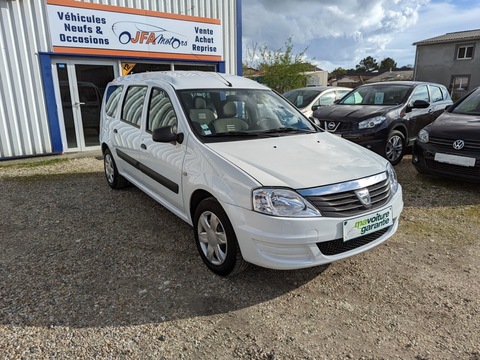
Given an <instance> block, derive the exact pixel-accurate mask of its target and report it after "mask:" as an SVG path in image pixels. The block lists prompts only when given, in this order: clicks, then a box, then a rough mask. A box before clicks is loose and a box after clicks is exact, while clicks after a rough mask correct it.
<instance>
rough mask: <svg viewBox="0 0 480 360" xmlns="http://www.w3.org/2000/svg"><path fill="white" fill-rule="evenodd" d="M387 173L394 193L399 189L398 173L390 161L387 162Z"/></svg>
mask: <svg viewBox="0 0 480 360" xmlns="http://www.w3.org/2000/svg"><path fill="white" fill-rule="evenodd" d="M387 175H388V179H389V180H390V189H391V190H392V194H395V193H396V192H397V190H398V180H397V173H396V172H395V170H394V169H393V166H392V164H390V163H388V164H387Z"/></svg>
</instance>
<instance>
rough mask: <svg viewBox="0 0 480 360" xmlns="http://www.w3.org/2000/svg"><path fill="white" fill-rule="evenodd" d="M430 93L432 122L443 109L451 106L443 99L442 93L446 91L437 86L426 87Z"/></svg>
mask: <svg viewBox="0 0 480 360" xmlns="http://www.w3.org/2000/svg"><path fill="white" fill-rule="evenodd" d="M428 89H429V91H430V100H431V101H430V104H431V106H432V117H433V119H432V121H433V120H435V119H436V118H437V117H439V116H440V115H441V114H442V113H443V112H444V111H445V108H446V107H447V106H448V105H450V104H451V102H449V101H446V100H445V98H444V93H446V91H447V90H446V89H443V91H442V89H441V87H440V86H438V85H431V84H430V85H428Z"/></svg>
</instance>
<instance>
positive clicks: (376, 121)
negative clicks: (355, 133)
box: [358, 116, 387, 129]
mask: <svg viewBox="0 0 480 360" xmlns="http://www.w3.org/2000/svg"><path fill="white" fill-rule="evenodd" d="M386 119H387V118H386V117H385V116H375V117H373V118H370V119H367V120H363V121H360V122H359V123H358V128H359V129H371V128H374V127H375V126H377V125H380V124H381V123H383V122H384V121H385V120H386Z"/></svg>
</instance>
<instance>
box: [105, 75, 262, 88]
mask: <svg viewBox="0 0 480 360" xmlns="http://www.w3.org/2000/svg"><path fill="white" fill-rule="evenodd" d="M165 83H167V84H170V85H171V86H172V87H173V88H175V89H176V90H182V89H219V88H220V89H222V88H225V89H229V88H235V89H262V90H269V88H268V87H266V86H264V85H261V84H259V83H258V82H256V81H253V80H250V79H247V78H244V77H241V76H237V75H229V74H221V73H215V72H207V71H152V72H145V73H139V74H132V75H126V76H121V77H118V78H116V79H115V80H113V81H112V82H111V84H114V85H131V84H147V85H155V84H165Z"/></svg>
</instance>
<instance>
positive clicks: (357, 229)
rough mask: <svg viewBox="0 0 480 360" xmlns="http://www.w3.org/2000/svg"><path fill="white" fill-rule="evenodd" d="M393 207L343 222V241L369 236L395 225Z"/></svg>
mask: <svg viewBox="0 0 480 360" xmlns="http://www.w3.org/2000/svg"><path fill="white" fill-rule="evenodd" d="M392 216H393V214H392V207H391V206H390V207H388V208H386V209H382V210H379V211H375V212H372V213H370V214H367V215H362V216H359V217H356V218H353V219H350V220H346V221H344V222H343V241H348V240H351V239H355V238H357V237H360V236H364V235H368V234H370V233H373V232H375V231H378V230H380V229H383V228H386V227H389V226H390V225H392V224H393V217H392Z"/></svg>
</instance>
